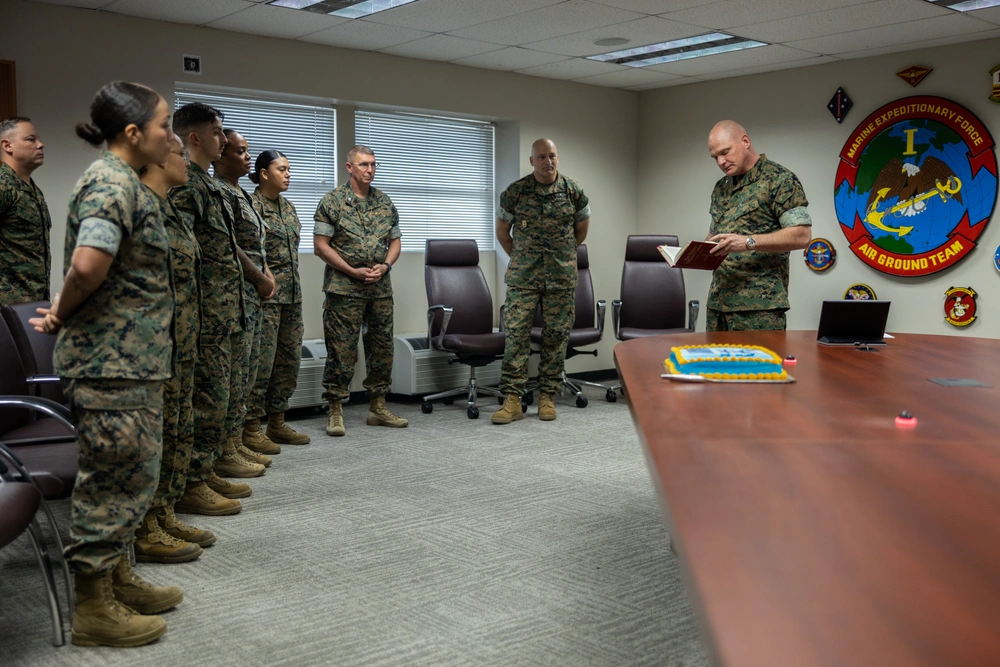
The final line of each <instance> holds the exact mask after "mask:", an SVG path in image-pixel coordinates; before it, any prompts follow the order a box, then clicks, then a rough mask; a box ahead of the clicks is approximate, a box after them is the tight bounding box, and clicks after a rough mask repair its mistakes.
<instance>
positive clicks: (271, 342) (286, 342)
mask: <svg viewBox="0 0 1000 667" xmlns="http://www.w3.org/2000/svg"><path fill="white" fill-rule="evenodd" d="M253 198H254V201H255V203H256V204H257V206H258V208H259V209H260V210H261V211H263V213H264V221H265V222H266V223H267V237H266V239H265V249H266V250H267V262H268V268H270V269H271V273H272V274H274V279H275V281H276V282H277V289H276V290H275V292H274V297H272V298H271V299H270V300H269V301H266V302H265V303H264V306H263V311H264V316H263V321H262V323H261V333H260V357H259V358H258V365H257V382H256V384H255V385H254V387H253V390H252V392H251V394H250V400H249V401H248V406H247V416H248V417H256V418H261V417H265V416H266V415H272V414H278V413H284V412H285V411H286V410H288V399H289V398H291V396H292V393H294V391H295V384H296V381H297V380H298V375H299V363H300V362H301V361H302V336H303V332H304V326H303V323H302V285H301V284H300V283H299V233H300V232H301V230H302V225H301V223H299V216H298V214H297V213H296V212H295V206H294V205H293V204H292V202H290V201H288V200H287V199H285V198H284V197H282V196H281V195H278V199H277V201H271V200H270V199H268V198H267V197H265V196H264V195H263V193H261V191H260V188H257V190H256V191H254V193H253Z"/></svg>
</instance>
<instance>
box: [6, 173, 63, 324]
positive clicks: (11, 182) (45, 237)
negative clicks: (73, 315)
mask: <svg viewBox="0 0 1000 667" xmlns="http://www.w3.org/2000/svg"><path fill="white" fill-rule="evenodd" d="M51 229H52V220H51V218H49V207H48V206H47V205H46V204H45V196H44V195H43V194H42V191H41V190H40V189H39V188H38V186H37V185H35V181H34V180H32V181H31V182H30V183H25V182H24V181H23V180H21V177H20V176H18V175H17V173H16V172H15V171H14V170H13V169H11V168H10V165H7V164H0V305H3V304H13V303H26V302H28V301H48V300H49V272H50V270H51V268H52V252H51V250H50V248H49V231H50V230H51Z"/></svg>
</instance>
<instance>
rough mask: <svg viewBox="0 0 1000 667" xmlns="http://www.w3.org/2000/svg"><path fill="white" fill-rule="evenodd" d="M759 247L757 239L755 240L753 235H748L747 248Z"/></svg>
mask: <svg viewBox="0 0 1000 667" xmlns="http://www.w3.org/2000/svg"><path fill="white" fill-rule="evenodd" d="M756 247H757V241H755V240H754V238H753V236H748V237H747V250H753V249H754V248H756Z"/></svg>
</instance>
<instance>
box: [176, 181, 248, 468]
mask: <svg viewBox="0 0 1000 667" xmlns="http://www.w3.org/2000/svg"><path fill="white" fill-rule="evenodd" d="M170 202H171V203H172V204H173V205H174V208H176V209H177V213H178V214H179V215H180V217H181V222H183V223H184V226H185V227H186V228H188V229H193V230H194V235H195V238H196V239H197V240H198V248H199V252H200V253H201V266H200V269H199V275H198V285H199V287H200V288H201V332H200V334H199V336H198V358H197V360H196V361H195V373H194V396H193V398H192V401H193V405H194V443H195V444H194V450H193V451H192V453H191V465H190V467H189V468H188V481H189V482H194V481H204V480H206V479H207V478H208V477H209V475H210V474H211V472H212V467H213V466H214V465H215V462H216V461H217V460H218V459H219V457H220V456H222V446H223V444H225V441H226V440H227V439H228V438H229V436H230V435H231V434H233V433H235V427H234V425H235V424H236V416H237V411H238V408H239V404H238V403H237V402H236V401H234V400H231V397H232V396H236V392H237V391H238V389H239V384H240V377H239V376H240V366H239V365H238V364H235V363H234V362H233V360H234V359H238V358H242V355H243V354H244V352H243V332H244V326H245V310H244V309H245V305H244V300H243V267H242V266H241V265H240V262H239V258H238V257H237V255H236V237H235V236H234V234H233V211H232V209H231V208H230V205H229V200H228V199H227V198H226V197H225V196H224V195H223V194H222V192H221V191H220V190H219V187H218V185H217V183H216V181H214V180H213V179H212V178H211V177H210V176H209V175H208V174H207V173H206V172H205V170H204V169H202V168H201V167H199V166H198V165H197V164H195V163H194V162H192V163H191V164H190V165H189V166H188V182H187V184H186V185H182V186H180V187H177V188H174V189H173V190H171V191H170Z"/></svg>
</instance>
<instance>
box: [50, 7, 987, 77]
mask: <svg viewBox="0 0 1000 667" xmlns="http://www.w3.org/2000/svg"><path fill="white" fill-rule="evenodd" d="M34 1H35V2H45V3H49V4H56V5H71V6H75V7H84V8H87V9H93V10H99V11H107V12H115V13H118V14H127V15H129V16H138V17H143V18H150V19H157V20H160V21H171V22H174V23H186V24H190V25H199V26H206V27H209V28H219V29H221V30H230V31H233V32H243V33H250V34H254V35H266V36H269V37H282V38H286V39H298V40H301V41H304V42H313V43H317V44H327V45H330V46H340V47H345V48H350V49H361V50H366V51H380V52H383V53H389V54H393V55H398V56H405V57H407V58H420V59H424V60H437V61H441V62H450V63H456V64H459V65H466V66H469V67H480V68H484V69H493V70H504V71H511V72H519V73H521V74H528V75H530V76H539V77H546V78H551V79H564V80H571V81H577V82H579V83H585V84H591V85H596V86H608V87H612V88H627V89H629V90H649V89H652V88H663V87H666V86H677V85H683V84H686V83H693V82H695V81H705V80H711V79H723V78H728V77H738V76H742V75H745V74H756V73H759V72H768V71H773V70H781V69H790V68H793V67H803V66H806V65H814V64H819V63H824V62H830V61H833V60H839V59H849V58H861V57H864V56H869V55H879V54H884V53H892V52H895V51H907V50H911V49H917V48H920V47H922V46H941V45H944V44H951V43H955V42H965V41H973V40H979V39H987V38H991V37H1000V8H993V9H982V10H979V11H975V12H967V13H965V14H960V13H958V12H955V11H952V10H949V9H944V8H942V7H938V6H936V5H933V4H931V3H929V2H926V1H925V0H418V1H417V2H414V3H411V4H408V5H404V6H402V7H397V8H396V9H391V10H389V11H387V12H383V13H381V14H375V15H374V16H369V17H367V18H363V19H356V20H349V19H343V18H339V17H334V16H326V15H322V14H315V13H312V12H307V11H301V10H294V9H285V8H282V7H273V6H270V5H267V4H265V0H169V1H166V0H34ZM716 30H723V31H725V32H727V33H729V34H732V35H737V36H740V37H747V38H750V39H754V40H758V41H762V42H767V43H768V44H769V46H764V47H759V48H755V49H748V50H746V51H739V52H734V53H726V54H721V55H716V56H708V57H705V58H697V59H691V60H682V61H679V62H674V63H668V64H665V65H657V66H653V67H646V68H641V69H637V68H631V67H624V66H622V65H616V64H613V63H602V62H596V61H592V60H587V59H586V58H585V56H589V55H595V54H598V53H603V52H606V51H611V50H615V49H622V48H630V47H636V46H645V45H648V44H654V43H658V42H665V41H668V40H673V39H680V38H682V37H691V36H694V35H700V34H704V33H706V32H711V31H716ZM608 37H621V38H625V39H628V40H629V42H628V44H626V45H623V46H615V47H600V46H596V45H595V44H594V41H595V40H598V39H604V38H608Z"/></svg>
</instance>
